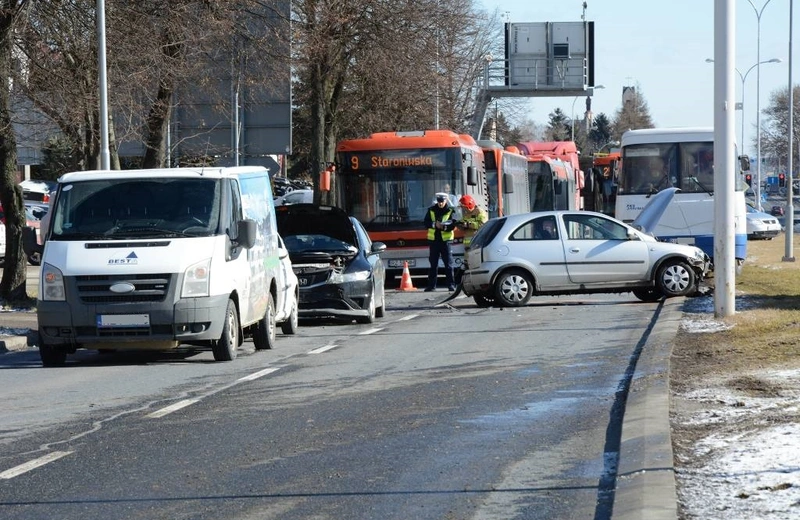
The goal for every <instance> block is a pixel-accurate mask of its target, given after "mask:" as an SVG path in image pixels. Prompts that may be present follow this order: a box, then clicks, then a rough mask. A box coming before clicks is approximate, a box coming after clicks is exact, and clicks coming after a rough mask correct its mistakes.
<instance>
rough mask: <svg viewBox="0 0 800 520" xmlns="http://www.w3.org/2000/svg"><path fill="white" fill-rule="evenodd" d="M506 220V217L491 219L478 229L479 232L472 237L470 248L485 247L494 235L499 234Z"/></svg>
mask: <svg viewBox="0 0 800 520" xmlns="http://www.w3.org/2000/svg"><path fill="white" fill-rule="evenodd" d="M505 222H506V218H505V217H501V218H493V219H489V221H488V222H486V224H484V225H483V226H481V228H480V229H478V232H477V233H475V236H473V237H472V241H470V243H469V247H470V249H472V248H476V247H484V246H486V245H487V244H489V243H490V242H491V241H492V240H494V237H496V236H497V233H498V232H499V231H500V230H501V229H502V228H503V224H505Z"/></svg>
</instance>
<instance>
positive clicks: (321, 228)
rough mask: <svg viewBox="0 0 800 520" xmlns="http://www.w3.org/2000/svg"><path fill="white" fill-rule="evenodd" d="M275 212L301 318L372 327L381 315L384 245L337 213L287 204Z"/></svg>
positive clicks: (351, 218) (332, 210)
mask: <svg viewBox="0 0 800 520" xmlns="http://www.w3.org/2000/svg"><path fill="white" fill-rule="evenodd" d="M275 213H276V215H277V220H278V232H279V233H280V234H281V236H282V237H283V241H284V243H285V244H286V249H288V250H289V258H290V259H291V261H292V267H293V269H294V272H295V274H296V275H297V280H298V285H299V286H300V304H299V315H300V317H304V318H310V317H333V318H349V319H355V320H356V321H358V322H359V323H372V322H373V321H374V320H375V318H376V317H378V318H380V317H382V316H383V315H384V310H385V305H386V299H385V295H384V280H385V278H386V274H385V270H384V265H383V261H382V260H381V257H380V253H382V252H383V251H384V250H385V249H386V245H385V244H383V243H382V242H373V241H372V240H370V238H369V235H367V232H366V230H365V229H364V226H362V225H361V223H360V222H359V221H358V220H356V219H355V218H354V217H351V216H349V215H348V214H347V213H346V212H345V211H344V210H342V209H341V208H336V207H333V206H320V205H316V204H292V205H289V206H279V207H276V208H275Z"/></svg>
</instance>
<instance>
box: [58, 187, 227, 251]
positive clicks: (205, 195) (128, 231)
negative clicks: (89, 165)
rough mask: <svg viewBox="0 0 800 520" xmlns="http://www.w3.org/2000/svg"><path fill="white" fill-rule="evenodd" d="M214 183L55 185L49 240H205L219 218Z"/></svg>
mask: <svg viewBox="0 0 800 520" xmlns="http://www.w3.org/2000/svg"><path fill="white" fill-rule="evenodd" d="M220 199H221V194H220V183H219V181H218V180H215V179H186V178H165V179H130V180H125V179H109V180H105V179H104V180H93V181H82V182H74V183H70V184H65V185H63V186H62V187H61V191H60V193H59V195H58V200H57V202H56V206H55V208H54V209H53V216H52V222H51V226H52V236H51V239H53V240H94V239H100V240H102V239H106V240H112V239H113V240H116V239H120V238H163V237H180V236H209V235H213V234H216V233H217V228H218V227H219V219H220Z"/></svg>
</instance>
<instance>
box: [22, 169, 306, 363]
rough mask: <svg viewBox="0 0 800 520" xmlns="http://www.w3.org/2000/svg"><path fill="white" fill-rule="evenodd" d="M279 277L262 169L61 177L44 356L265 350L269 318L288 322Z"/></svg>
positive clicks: (47, 269)
mask: <svg viewBox="0 0 800 520" xmlns="http://www.w3.org/2000/svg"><path fill="white" fill-rule="evenodd" d="M284 283H285V281H284V280H282V275H281V260H280V258H279V254H278V234H277V230H276V224H275V209H274V206H273V202H272V188H271V185H270V178H269V175H268V171H267V170H266V169H264V168H261V167H237V168H172V169H153V170H121V171H87V172H75V173H67V174H65V175H63V176H62V177H61V178H60V179H59V183H58V189H57V191H56V193H55V201H54V203H53V205H52V210H51V215H50V220H49V225H48V229H47V231H46V236H45V245H44V253H43V257H42V263H41V276H40V280H39V295H38V298H39V301H38V304H37V317H38V320H39V352H40V355H41V359H42V363H43V364H44V365H45V366H57V365H63V364H64V363H65V361H66V356H67V355H68V354H70V353H74V352H75V351H76V350H77V349H79V348H87V349H97V350H139V349H147V350H168V349H173V348H177V347H178V346H180V345H188V346H194V347H206V348H209V349H211V350H212V351H213V354H214V359H215V360H217V361H228V360H232V359H234V358H235V357H236V351H237V348H238V347H239V346H240V345H241V343H242V342H243V339H244V338H245V337H252V339H253V343H254V345H255V348H256V349H257V350H262V349H269V348H272V347H273V345H274V342H275V326H276V323H280V322H283V321H286V320H292V318H294V320H293V321H294V322H295V323H296V315H295V316H292V315H291V313H292V312H296V305H289V306H287V305H284V302H283V301H281V300H282V299H283V298H286V297H287V296H286V291H285V290H283V284H284ZM290 308H291V309H293V310H287V309H290ZM276 309H281V311H279V312H281V313H282V314H280V315H276V314H277V312H276ZM290 323H291V322H290Z"/></svg>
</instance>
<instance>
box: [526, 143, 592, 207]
mask: <svg viewBox="0 0 800 520" xmlns="http://www.w3.org/2000/svg"><path fill="white" fill-rule="evenodd" d="M518 147H519V150H520V151H521V152H522V153H523V154H524V155H525V156H526V157H527V159H528V187H529V191H530V202H531V211H548V210H576V209H583V197H582V195H581V190H582V189H583V172H582V171H581V169H580V166H579V160H578V150H577V148H576V147H575V143H573V142H572V141H549V142H536V141H529V142H525V143H520V144H519V145H518Z"/></svg>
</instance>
